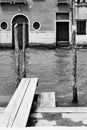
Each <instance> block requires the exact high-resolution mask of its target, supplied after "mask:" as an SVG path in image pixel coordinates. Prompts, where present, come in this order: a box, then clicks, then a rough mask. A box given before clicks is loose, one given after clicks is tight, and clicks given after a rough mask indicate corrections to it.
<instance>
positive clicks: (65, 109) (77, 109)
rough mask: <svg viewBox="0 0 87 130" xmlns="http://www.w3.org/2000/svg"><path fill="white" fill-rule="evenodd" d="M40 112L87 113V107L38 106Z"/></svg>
mask: <svg viewBox="0 0 87 130" xmlns="http://www.w3.org/2000/svg"><path fill="white" fill-rule="evenodd" d="M36 112H39V113H87V107H52V108H37V110H36Z"/></svg>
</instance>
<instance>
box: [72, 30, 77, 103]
mask: <svg viewBox="0 0 87 130" xmlns="http://www.w3.org/2000/svg"><path fill="white" fill-rule="evenodd" d="M75 33H76V32H75V31H73V100H72V102H73V103H77V102H78V97H77V48H76V34H75Z"/></svg>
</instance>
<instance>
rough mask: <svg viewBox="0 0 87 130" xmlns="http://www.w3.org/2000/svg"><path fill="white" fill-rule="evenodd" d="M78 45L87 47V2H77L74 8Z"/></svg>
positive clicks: (81, 0)
mask: <svg viewBox="0 0 87 130" xmlns="http://www.w3.org/2000/svg"><path fill="white" fill-rule="evenodd" d="M74 18H75V24H76V33H77V35H76V43H77V44H80V45H87V0H76V1H75V6H74Z"/></svg>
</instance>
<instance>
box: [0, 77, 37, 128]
mask: <svg viewBox="0 0 87 130" xmlns="http://www.w3.org/2000/svg"><path fill="white" fill-rule="evenodd" d="M37 83H38V78H23V79H22V81H21V82H20V84H19V86H18V88H17V89H16V91H15V93H14V95H13V97H12V99H11V100H10V102H9V104H8V106H7V108H6V109H5V111H4V113H3V115H2V119H1V121H0V127H26V124H27V120H28V117H29V113H30V110H31V106H32V102H33V98H34V94H35V90H36V86H37Z"/></svg>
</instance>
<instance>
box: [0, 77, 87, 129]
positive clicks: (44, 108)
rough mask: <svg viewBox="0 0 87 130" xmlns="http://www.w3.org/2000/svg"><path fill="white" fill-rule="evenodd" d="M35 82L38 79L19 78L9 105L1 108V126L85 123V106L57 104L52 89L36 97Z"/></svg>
mask: <svg viewBox="0 0 87 130" xmlns="http://www.w3.org/2000/svg"><path fill="white" fill-rule="evenodd" d="M37 85H38V78H23V79H22V81H21V83H20V84H19V86H18V88H17V89H16V91H15V93H14V95H13V97H12V99H11V100H10V102H9V104H8V106H7V107H6V108H0V127H30V126H62V125H63V126H80V125H81V126H84V125H86V126H87V107H56V100H55V92H41V93H40V94H39V96H38V98H36V97H35V96H36V95H37V94H35V90H36V87H37ZM34 98H35V101H34ZM36 99H37V100H36ZM35 102H36V107H35V109H33V105H35ZM32 110H34V111H32ZM79 117H80V118H79ZM80 121H82V123H81V122H80Z"/></svg>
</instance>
